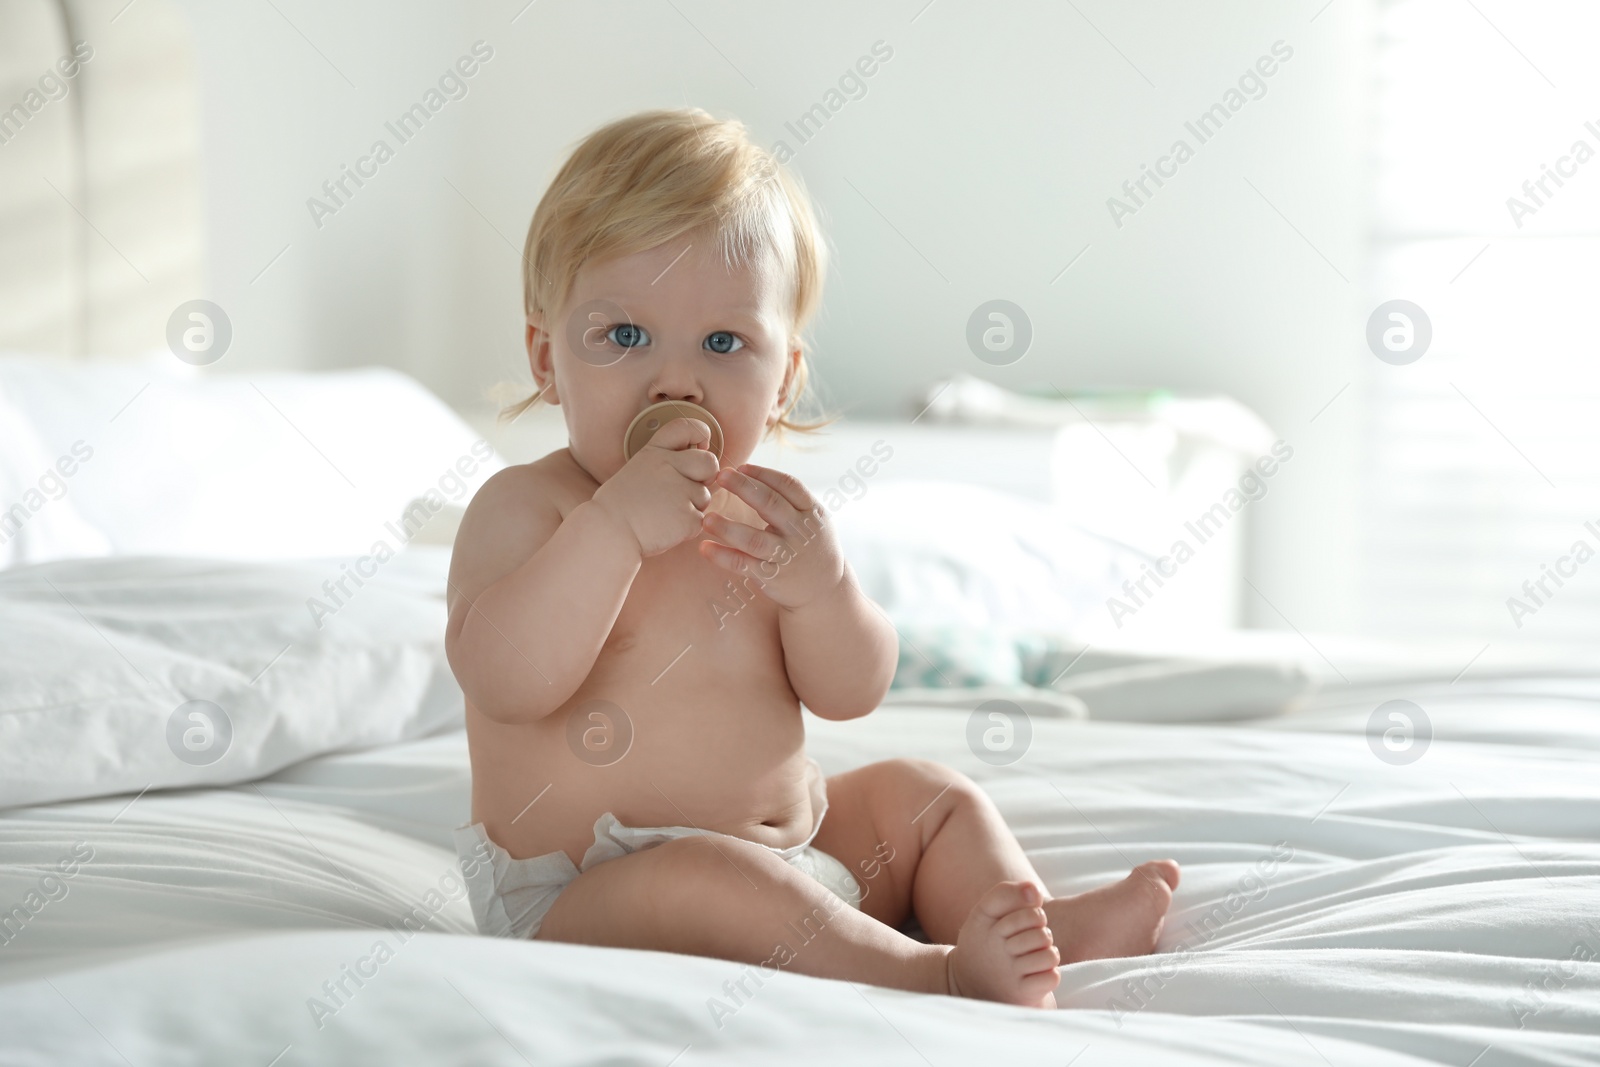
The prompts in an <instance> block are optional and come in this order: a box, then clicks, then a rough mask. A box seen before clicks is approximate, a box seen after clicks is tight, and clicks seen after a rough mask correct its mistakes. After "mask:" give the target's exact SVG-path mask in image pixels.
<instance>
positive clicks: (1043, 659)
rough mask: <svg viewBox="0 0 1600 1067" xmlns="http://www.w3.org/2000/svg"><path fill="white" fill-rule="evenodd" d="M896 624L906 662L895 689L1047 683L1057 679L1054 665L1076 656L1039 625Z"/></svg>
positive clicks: (1057, 638) (894, 683) (895, 680)
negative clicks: (1033, 627) (1034, 627)
mask: <svg viewBox="0 0 1600 1067" xmlns="http://www.w3.org/2000/svg"><path fill="white" fill-rule="evenodd" d="M896 629H897V630H898V631H899V633H900V664H899V666H898V668H897V669H896V670H895V675H894V682H893V683H892V684H891V686H890V688H891V689H947V688H954V687H961V688H976V687H979V686H994V685H1013V686H1014V685H1034V686H1041V687H1043V686H1048V685H1049V684H1050V682H1051V681H1052V680H1053V679H1054V675H1053V674H1052V673H1050V670H1051V666H1052V665H1053V664H1054V663H1055V662H1056V661H1057V660H1061V666H1062V667H1064V666H1065V665H1066V664H1067V663H1068V662H1070V658H1071V657H1070V653H1071V651H1072V650H1071V649H1069V648H1068V646H1067V644H1066V643H1065V642H1064V641H1063V640H1062V639H1061V638H1059V637H1056V636H1052V635H1047V634H1043V633H1039V632H1037V631H1025V630H1013V629H1010V628H1007V627H1004V626H979V625H974V624H972V623H957V622H951V623H910V622H898V623H896ZM1063 653H1069V654H1068V656H1067V658H1066V659H1062V655H1063ZM1060 669H1061V667H1056V668H1055V670H1056V672H1059V671H1060Z"/></svg>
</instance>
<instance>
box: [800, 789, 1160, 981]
mask: <svg viewBox="0 0 1600 1067" xmlns="http://www.w3.org/2000/svg"><path fill="white" fill-rule="evenodd" d="M885 845H887V847H888V849H892V850H893V856H894V858H893V859H892V860H889V861H887V862H884V853H885V851H886V849H885V847H884V846H885ZM816 846H817V847H818V848H820V849H822V851H824V852H826V853H828V854H829V855H831V856H834V857H835V858H837V859H839V860H840V861H841V862H843V863H844V864H845V866H847V867H849V868H850V869H851V871H852V872H853V873H855V874H856V879H857V881H860V882H861V883H862V886H863V891H864V892H865V893H866V898H865V899H864V900H863V901H862V909H863V910H864V911H866V912H867V913H868V914H870V915H872V916H874V917H875V918H877V919H879V920H881V921H882V922H884V923H886V924H888V925H890V926H899V925H900V924H901V923H902V922H904V921H905V919H906V916H907V914H908V913H910V912H913V911H914V912H915V914H916V916H917V920H918V921H919V922H920V923H921V924H922V928H923V930H924V931H926V932H927V934H928V936H929V937H930V938H932V939H933V940H934V941H938V942H943V943H945V944H954V943H955V942H956V937H957V934H958V933H959V932H960V930H961V928H962V925H963V924H964V923H965V922H966V921H967V918H968V916H969V914H970V913H971V911H972V908H973V906H974V905H975V904H976V903H977V902H978V900H979V899H980V898H982V897H983V895H984V894H985V893H986V892H988V891H989V890H990V889H991V888H993V887H994V886H995V885H996V884H997V883H1002V882H1012V883H1014V882H1030V883H1032V884H1033V885H1036V886H1038V887H1039V891H1040V893H1041V894H1045V897H1046V899H1045V901H1044V904H1043V912H1044V915H1045V916H1046V918H1047V920H1048V923H1049V928H1050V931H1051V933H1052V934H1053V938H1054V943H1055V945H1056V947H1057V949H1058V950H1059V951H1060V954H1061V960H1062V962H1064V963H1077V962H1079V961H1081V960H1089V959H1102V958H1106V957H1111V956H1133V955H1143V954H1145V953H1148V952H1150V951H1152V950H1153V949H1154V948H1155V943H1156V937H1157V936H1158V935H1159V934H1160V932H1161V924H1162V920H1163V919H1164V918H1165V917H1166V914H1167V908H1168V907H1169V906H1170V905H1171V903H1172V891H1173V889H1175V888H1177V885H1178V865H1177V864H1176V863H1174V862H1172V861H1171V860H1155V861H1152V862H1150V863H1143V864H1140V865H1139V866H1138V867H1136V868H1134V870H1133V872H1132V873H1131V874H1129V875H1128V877H1127V878H1125V879H1123V880H1122V881H1119V882H1114V883H1112V884H1110V885H1106V886H1101V887H1100V888H1098V889H1094V890H1091V891H1090V892H1088V893H1082V894H1079V895H1078V896H1073V897H1056V898H1053V899H1052V898H1049V896H1048V893H1046V891H1045V888H1044V881H1043V880H1042V879H1041V878H1040V877H1039V874H1038V872H1037V871H1035V870H1034V869H1033V865H1032V864H1030V863H1029V862H1028V858H1027V856H1026V855H1024V853H1023V851H1022V847H1021V846H1020V845H1018V844H1017V840H1016V838H1015V837H1014V836H1013V835H1012V833H1011V830H1010V828H1009V827H1007V826H1006V824H1005V821H1004V820H1003V819H1001V817H1000V813H999V811H998V810H996V808H995V806H994V802H993V801H991V800H990V799H989V796H988V794H986V793H984V791H983V790H982V789H979V788H978V786H977V785H976V784H975V783H974V782H973V781H972V780H971V779H969V778H968V777H967V776H966V775H964V774H961V773H960V772H959V771H956V770H953V769H951V768H949V767H945V766H943V765H941V764H938V763H932V762H929V761H927V760H906V759H901V760H885V761H884V762H882V763H874V764H870V765H868V766H866V767H860V768H858V769H856V770H853V771H850V772H848V773H845V774H839V775H835V776H834V777H832V778H829V779H828V815H827V817H826V818H825V819H823V822H822V831H821V833H819V834H818V835H817V840H816ZM867 872H874V873H872V874H871V876H870V877H868V876H867Z"/></svg>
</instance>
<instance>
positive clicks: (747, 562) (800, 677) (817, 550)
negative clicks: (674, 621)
mask: <svg viewBox="0 0 1600 1067" xmlns="http://www.w3.org/2000/svg"><path fill="white" fill-rule="evenodd" d="M717 484H719V485H721V486H722V487H724V488H726V489H727V490H728V491H729V492H731V493H733V494H734V495H735V496H737V497H738V498H739V499H740V500H743V501H744V502H745V503H746V504H748V505H750V507H751V508H752V509H754V510H755V512H756V514H757V515H759V516H761V518H762V519H764V520H766V524H767V528H766V529H765V530H757V529H756V528H755V527H753V526H751V525H749V524H748V523H741V522H735V521H733V520H732V519H729V518H727V517H725V516H722V515H708V516H706V532H707V533H708V534H710V535H711V536H712V537H713V538H716V541H708V542H702V544H701V551H702V552H703V553H704V554H705V556H706V558H707V559H709V560H711V561H712V562H713V563H715V564H717V565H718V566H719V567H725V568H727V569H728V570H730V571H732V572H734V573H736V574H738V575H740V576H741V578H742V579H748V580H754V582H755V584H756V585H758V586H759V587H760V589H761V591H762V592H763V593H765V594H766V596H767V598H768V599H769V600H771V601H773V602H774V603H775V604H777V605H778V609H779V611H778V629H779V634H780V636H781V638H782V640H783V657H784V660H785V662H786V663H787V665H788V670H789V685H790V687H791V688H793V689H794V692H795V695H796V696H798V697H799V698H800V701H801V703H803V704H805V706H806V707H808V708H810V709H811V710H812V711H813V712H814V713H816V714H817V715H820V716H821V717H822V718H824V719H854V718H857V717H859V716H862V715H865V714H867V713H868V712H870V711H871V710H873V709H874V708H876V707H877V706H878V705H879V704H880V703H881V702H882V701H883V697H884V694H885V693H887V692H888V691H889V684H890V683H891V682H893V681H894V672H895V667H896V666H897V665H898V664H899V660H900V653H899V635H898V634H896V633H895V629H894V626H893V625H891V624H890V622H889V620H888V619H887V618H885V617H884V614H883V612H882V611H880V610H879V609H878V608H877V607H876V606H875V605H874V604H873V603H872V601H870V600H868V599H867V597H866V594H864V593H863V592H862V591H861V587H860V586H859V585H857V584H856V580H855V575H854V574H853V573H851V571H850V566H849V564H847V563H846V562H845V558H844V552H843V550H842V549H841V548H840V547H839V539H838V537H837V536H836V535H835V534H834V530H833V525H832V523H831V522H829V521H828V515H827V510H826V509H825V508H823V507H822V505H821V504H819V503H817V500H816V498H815V497H813V496H812V495H811V493H810V491H809V490H807V489H806V487H805V486H804V485H803V484H801V483H800V481H799V480H798V479H796V478H794V477H793V476H792V475H788V474H785V473H783V472H782V471H776V470H772V469H770V468H767V467H761V466H758V465H756V464H754V463H745V464H742V465H741V466H739V467H736V468H735V467H729V468H725V469H724V470H722V471H721V472H719V474H718V475H717ZM718 542H720V543H718Z"/></svg>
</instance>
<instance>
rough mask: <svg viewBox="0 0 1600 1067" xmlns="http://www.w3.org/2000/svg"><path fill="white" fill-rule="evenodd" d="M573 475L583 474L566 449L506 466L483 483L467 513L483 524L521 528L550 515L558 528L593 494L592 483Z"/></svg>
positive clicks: (593, 487) (468, 506)
mask: <svg viewBox="0 0 1600 1067" xmlns="http://www.w3.org/2000/svg"><path fill="white" fill-rule="evenodd" d="M574 473H576V474H580V475H581V474H583V471H582V469H581V468H579V467H578V465H577V464H576V463H575V462H573V460H572V459H571V457H570V456H569V455H568V453H567V450H566V449H561V450H560V451H558V452H552V453H550V454H549V455H548V456H545V457H544V458H543V459H536V460H534V461H533V462H531V463H518V464H516V465H514V466H510V467H507V468H505V469H504V470H502V471H498V472H497V473H495V474H494V475H493V476H492V477H491V478H489V479H488V480H487V481H485V482H484V483H483V486H482V487H481V488H480V489H479V490H478V491H477V493H476V494H474V495H473V497H472V500H471V502H470V503H469V504H468V505H467V512H466V514H467V516H472V515H473V514H474V513H476V514H477V515H478V516H479V518H480V520H481V522H482V524H483V525H488V524H489V523H491V522H493V523H495V524H498V523H502V522H506V521H513V522H516V523H517V524H518V525H521V524H523V523H525V522H526V521H527V520H528V519H529V518H531V517H535V516H546V517H550V516H553V517H554V518H555V520H556V523H557V525H559V524H560V520H561V519H563V518H565V517H566V515H567V513H568V512H570V511H571V510H572V509H573V508H575V507H577V506H578V505H579V504H581V503H583V501H585V500H587V499H589V498H590V497H591V496H593V495H594V489H595V486H594V485H593V483H592V480H591V479H587V476H585V480H589V481H590V483H591V484H589V485H588V486H587V487H586V486H584V485H583V484H582V481H581V480H580V479H578V478H575V477H574ZM463 522H465V519H464V520H463Z"/></svg>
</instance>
